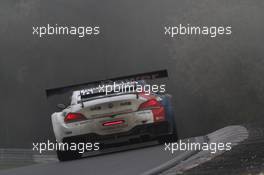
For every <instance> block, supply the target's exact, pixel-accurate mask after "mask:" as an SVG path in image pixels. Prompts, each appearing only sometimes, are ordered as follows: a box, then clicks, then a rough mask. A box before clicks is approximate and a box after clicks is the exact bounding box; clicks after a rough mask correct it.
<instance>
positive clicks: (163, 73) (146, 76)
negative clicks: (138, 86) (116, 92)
mask: <svg viewBox="0 0 264 175" xmlns="http://www.w3.org/2000/svg"><path fill="white" fill-rule="evenodd" d="M167 77H168V72H167V70H166V69H164V70H159V71H153V72H147V73H140V74H134V75H128V76H122V77H117V78H110V79H105V80H99V81H93V82H86V83H80V84H75V85H68V86H63V87H57V88H51V89H46V96H47V98H49V97H51V96H54V95H59V94H64V93H67V92H70V91H75V90H81V89H85V88H87V86H89V85H100V84H103V83H105V82H110V81H111V82H114V81H139V80H153V79H158V78H167Z"/></svg>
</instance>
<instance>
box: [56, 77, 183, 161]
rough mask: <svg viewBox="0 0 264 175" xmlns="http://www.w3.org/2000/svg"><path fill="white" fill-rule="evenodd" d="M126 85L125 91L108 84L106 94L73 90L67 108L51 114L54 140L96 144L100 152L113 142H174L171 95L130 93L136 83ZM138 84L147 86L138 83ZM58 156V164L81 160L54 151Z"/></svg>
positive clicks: (69, 153) (72, 153)
mask: <svg viewBox="0 0 264 175" xmlns="http://www.w3.org/2000/svg"><path fill="white" fill-rule="evenodd" d="M129 83H130V86H129V89H127V88H126V90H125V91H124V89H122V88H121V90H122V91H120V88H119V91H114V90H113V89H114V88H113V84H111V85H109V84H108V85H107V88H109V87H111V88H112V89H111V91H109V93H107V94H106V93H105V91H104V90H106V88H105V89H104V90H103V89H102V88H101V89H99V88H89V89H82V90H75V91H73V93H72V96H71V103H70V105H69V106H68V107H65V106H63V105H60V107H61V108H63V110H62V111H60V112H55V113H53V114H52V117H51V118H52V125H53V130H54V134H55V137H56V141H57V142H58V143H69V144H70V143H76V144H78V143H98V144H99V148H100V149H102V148H104V147H107V145H115V144H116V143H131V142H132V143H134V142H139V141H148V140H158V141H159V142H162V143H164V142H167V141H175V140H177V138H178V137H177V131H176V125H175V119H174V114H173V108H172V104H171V96H170V95H168V94H159V93H153V92H151V91H149V93H146V92H145V91H142V92H137V91H135V89H133V91H130V90H131V87H132V86H133V87H135V84H134V85H133V82H132V84H131V82H129ZM134 83H135V82H134ZM136 83H138V82H136ZM137 85H138V84H137ZM140 85H141V86H143V87H145V86H146V85H147V84H146V83H145V81H140ZM143 89H144V88H143ZM101 91H104V92H103V93H102V92H101ZM91 92H92V93H91ZM97 146H98V145H97ZM57 155H58V159H59V160H61V161H64V160H71V159H75V158H78V157H80V153H78V151H72V150H57Z"/></svg>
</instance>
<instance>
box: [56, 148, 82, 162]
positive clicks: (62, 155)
mask: <svg viewBox="0 0 264 175" xmlns="http://www.w3.org/2000/svg"><path fill="white" fill-rule="evenodd" d="M56 152H57V157H58V159H59V161H68V160H74V159H78V158H80V157H81V156H80V154H79V153H78V152H76V151H61V150H57V151H56Z"/></svg>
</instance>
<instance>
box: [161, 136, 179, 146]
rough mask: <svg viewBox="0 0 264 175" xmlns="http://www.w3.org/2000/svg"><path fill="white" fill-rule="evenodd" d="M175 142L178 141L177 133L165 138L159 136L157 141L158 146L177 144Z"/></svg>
mask: <svg viewBox="0 0 264 175" xmlns="http://www.w3.org/2000/svg"><path fill="white" fill-rule="evenodd" d="M177 141H178V135H177V133H174V134H170V135H165V136H161V137H160V138H159V139H158V142H159V143H160V144H164V143H172V142H177Z"/></svg>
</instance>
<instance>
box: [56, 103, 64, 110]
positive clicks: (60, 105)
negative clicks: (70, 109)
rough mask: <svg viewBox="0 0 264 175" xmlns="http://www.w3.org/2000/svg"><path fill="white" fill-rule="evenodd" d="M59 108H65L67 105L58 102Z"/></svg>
mask: <svg viewBox="0 0 264 175" xmlns="http://www.w3.org/2000/svg"><path fill="white" fill-rule="evenodd" d="M57 108H59V109H61V110H63V109H65V108H66V106H65V104H62V103H60V104H57Z"/></svg>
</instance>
